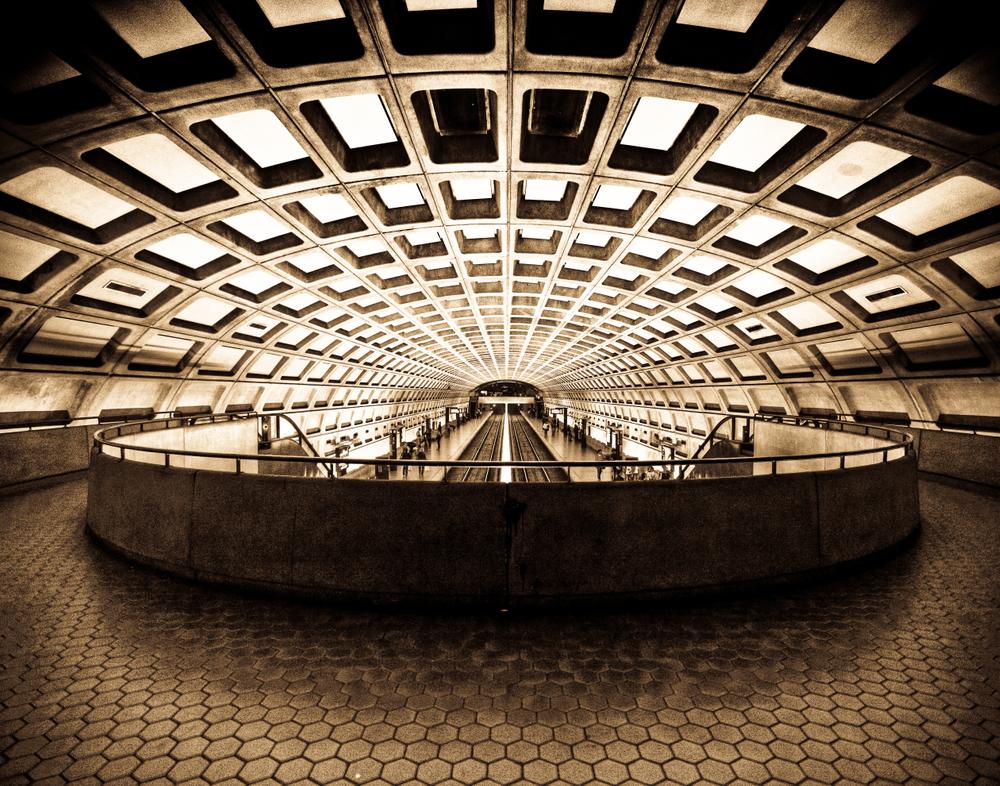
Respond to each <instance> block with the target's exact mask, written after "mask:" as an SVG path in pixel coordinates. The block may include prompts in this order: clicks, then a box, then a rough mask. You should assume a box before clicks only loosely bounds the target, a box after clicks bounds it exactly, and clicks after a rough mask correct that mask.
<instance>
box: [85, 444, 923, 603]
mask: <svg viewBox="0 0 1000 786" xmlns="http://www.w3.org/2000/svg"><path fill="white" fill-rule="evenodd" d="M916 482H917V476H916V461H915V459H914V458H907V459H905V460H901V461H897V462H892V463H890V464H886V465H873V466H870V467H862V468H856V469H851V470H844V471H836V472H824V473H804V474H800V475H783V476H769V477H754V476H750V477H743V478H713V479H706V480H695V481H684V482H645V483H574V484H499V483H496V484H492V483H491V484H472V483H469V484H443V483H421V482H405V481H366V480H326V479H311V478H286V477H276V476H261V475H249V474H247V475H234V474H228V473H219V472H213V471H206V470H192V469H187V468H175V467H169V468H165V467H160V466H154V465H152V464H145V463H140V462H130V461H119V460H117V459H115V458H113V457H111V456H107V455H101V454H95V455H94V457H93V462H92V464H91V470H90V495H89V499H88V511H87V525H88V528H89V529H90V531H91V532H92V533H93V534H94V535H95V536H97V537H98V538H99V539H101V540H102V541H105V542H106V543H108V544H110V545H112V546H113V547H115V548H117V549H119V550H121V551H123V552H125V553H126V554H128V555H129V556H131V557H133V558H135V559H137V560H139V561H142V562H147V563H150V564H154V565H157V566H160V567H164V568H167V569H170V570H173V571H175V572H178V573H181V574H183V575H186V576H192V577H196V578H202V579H207V580H212V581H219V582H224V583H235V584H241V585H249V586H269V587H278V588H281V589H285V590H290V591H297V592H303V593H306V594H319V595H323V596H327V597H335V598H365V599H373V600H385V601H397V600H407V599H428V598H434V599H445V598H447V599H450V600H452V601H457V602H479V603H482V602H504V603H510V604H513V605H517V604H532V603H540V602H546V601H548V600H551V599H559V598H566V597H570V596H591V597H594V596H601V597H604V596H613V595H619V596H620V595H627V596H650V595H653V596H655V595H657V594H666V593H670V592H674V591H677V590H682V589H690V588H698V587H715V586H720V585H730V584H738V583H740V582H753V581H758V580H762V579H763V580H767V579H774V578H778V577H781V576H785V575H789V574H800V573H803V572H808V571H810V570H813V569H816V568H823V567H826V566H829V565H831V564H835V563H837V562H842V561H845V560H850V559H855V558H858V557H862V556H865V555H867V554H871V553H873V552H876V551H879V550H881V549H883V548H886V547H888V546H891V545H892V544H893V543H896V542H898V541H899V540H901V539H903V538H905V537H906V536H907V535H908V534H910V533H911V532H913V531H915V529H916V528H917V526H918V511H917V496H916ZM762 500H766V504H762V502H761V501H762Z"/></svg>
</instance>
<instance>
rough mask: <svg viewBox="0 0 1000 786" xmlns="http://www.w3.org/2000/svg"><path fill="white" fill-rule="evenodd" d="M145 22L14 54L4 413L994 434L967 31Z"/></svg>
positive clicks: (538, 19)
mask: <svg viewBox="0 0 1000 786" xmlns="http://www.w3.org/2000/svg"><path fill="white" fill-rule="evenodd" d="M897 5H899V8H897V7H896V6H897ZM130 8H131V6H130V4H128V3H120V2H114V1H113V0H98V1H96V2H93V3H89V4H80V5H79V7H78V8H74V9H72V10H70V11H67V13H66V15H65V17H64V18H63V19H62V20H61V23H60V24H59V25H58V26H49V27H45V26H37V25H32V24H27V23H26V24H25V26H23V27H22V28H19V29H18V34H19V36H20V37H21V38H22V39H23V40H21V41H19V42H18V46H17V47H16V48H15V49H13V50H12V51H11V53H9V57H10V58H11V62H10V63H8V64H6V65H5V69H4V85H3V89H4V93H5V97H4V101H3V102H0V155H2V162H0V250H2V254H0V366H2V370H0V401H2V405H0V409H17V408H22V409H26V408H29V407H27V406H26V405H25V403H24V398H25V396H26V395H27V393H26V391H28V392H30V395H31V396H38V395H40V394H39V391H41V390H43V389H44V386H39V385H38V384H36V383H35V382H34V381H33V380H35V379H37V378H41V377H45V378H50V379H56V378H58V379H60V380H63V383H62V384H65V385H71V384H76V382H74V380H76V381H78V382H79V381H81V380H85V381H87V382H86V384H88V385H91V386H92V387H93V386H95V385H96V388H94V389H96V390H101V389H104V387H102V385H105V386H110V387H107V390H111V389H112V388H114V390H116V391H119V392H116V393H115V394H114V395H115V396H121V395H123V394H122V393H121V392H120V391H123V390H128V391H132V392H133V393H134V392H135V391H138V390H140V389H142V390H145V391H146V392H144V393H143V395H145V396H147V398H148V397H149V396H153V397H154V398H156V397H157V396H159V397H160V398H161V399H162V397H163V396H164V395H167V393H165V392H164V391H167V390H169V391H170V393H169V396H171V397H172V401H173V402H174V403H176V402H177V401H180V400H184V401H186V402H189V403H190V402H195V401H200V400H201V399H202V398H208V399H212V400H213V403H214V404H217V403H218V402H219V400H220V399H219V396H222V397H223V399H224V400H225V401H229V402H233V401H238V400H242V399H246V398H252V399H254V401H253V402H252V403H254V404H257V403H260V402H262V401H273V400H281V401H285V402H291V401H296V402H298V401H302V400H306V401H309V402H310V403H311V404H312V405H315V404H317V403H321V402H327V401H329V400H331V399H332V398H338V399H340V400H343V401H344V402H347V401H348V400H358V396H357V394H356V392H351V391H359V390H367V391H368V393H367V395H366V396H364V397H363V399H362V400H363V401H364V402H367V403H372V402H374V403H387V402H390V401H393V402H394V401H401V400H410V399H420V400H425V401H426V400H433V399H435V398H436V397H447V396H450V395H454V393H455V392H456V391H458V390H466V389H471V388H473V387H475V386H476V385H478V384H480V383H483V382H486V381H489V380H492V379H520V380H523V381H526V382H529V383H531V384H534V385H536V386H538V387H539V388H541V389H542V390H544V391H546V392H547V393H548V394H549V396H550V398H551V399H552V400H553V401H556V400H558V401H563V402H567V403H570V404H572V405H573V406H574V407H578V408H579V409H580V411H587V412H592V413H595V414H603V415H606V416H608V417H615V418H620V419H625V420H629V419H631V420H637V421H639V422H641V423H644V424H648V425H653V426H655V425H658V422H659V421H658V419H654V418H653V417H652V416H651V415H650V414H649V412H648V409H649V408H656V407H663V408H665V410H668V411H669V410H679V411H681V412H684V411H685V410H689V411H692V412H695V413H699V414H701V415H706V414H707V415H708V416H711V413H713V412H719V413H724V412H749V411H768V410H784V411H807V412H808V411H813V412H823V411H829V412H848V413H853V414H857V413H869V414H870V413H877V412H882V413H908V414H909V415H910V416H912V417H914V418H919V417H925V418H930V419H934V418H936V417H938V416H939V415H941V414H948V413H952V412H962V411H964V412H967V413H970V414H992V415H996V414H1000V405H998V403H997V402H998V399H1000V395H998V393H997V387H996V372H997V368H998V366H1000V352H998V349H997V348H998V345H1000V340H998V339H1000V303H998V299H1000V239H998V225H1000V170H998V168H997V165H998V162H1000V158H998V152H997V151H998V143H1000V109H998V105H1000V86H998V82H1000V80H998V72H1000V67H998V64H1000V58H998V53H997V50H996V46H995V43H992V42H990V41H989V40H988V38H987V35H988V31H987V30H985V29H984V28H986V27H988V25H984V24H983V22H984V20H983V19H981V18H977V16H976V13H975V12H974V9H971V6H970V10H968V13H964V12H963V9H961V8H956V7H955V6H954V5H952V6H950V7H949V5H947V4H943V3H939V4H935V3H903V4H891V3H890V4H885V3H873V2H868V1H867V0H844V2H839V1H833V2H813V3H788V2H781V1H780V0H768V1H767V2H763V0H740V2H736V3H733V4H729V5H728V6H727V8H726V9H725V12H723V11H722V10H720V9H721V8H722V7H721V6H720V5H719V4H717V3H712V2H709V1H708V0H685V1H684V2H675V1H674V0H668V1H667V2H662V3H660V2H652V1H650V2H639V1H638V0H617V2H613V1H611V0H609V1H608V2H598V1H597V0H566V2H557V1H556V0H511V1H510V3H508V2H507V0H492V1H491V0H478V2H466V1H465V0H384V1H383V2H370V3H365V2H360V1H359V0H325V2H320V3H276V2H271V1H269V0H259V2H237V0H219V1H218V2H212V3H201V4H198V3H193V2H191V3H185V4H182V3H181V2H180V1H179V0H160V2H158V3H156V4H154V5H151V6H150V8H149V11H148V14H147V18H145V19H144V21H143V22H142V23H141V24H136V19H135V14H134V12H133V11H130ZM972 383H976V384H974V385H973V384H972ZM80 384H83V382H80ZM123 385H124V387H123ZM143 385H146V386H147V387H146V388H143ZM970 385H971V387H970ZM333 388H336V389H337V392H336V393H335V394H331V393H330V390H331V389H333ZM153 390H156V391H158V392H156V393H153V392H149V391H153ZM376 390H377V391H378V396H377V397H376V396H375V395H374V393H373V392H374V391H376ZM220 391H221V392H220ZM448 391H451V392H450V393H449V392H448ZM970 391H973V392H971V393H970ZM42 395H43V397H44V395H47V394H42ZM56 397H57V398H58V396H56ZM112 398H113V396H112ZM158 400H159V399H158ZM109 401H110V399H108V397H107V396H102V395H101V394H100V393H92V394H91V397H90V398H89V399H88V405H87V406H90V407H97V406H98V405H108V403H109ZM47 403H53V402H47ZM56 403H58V402H56ZM111 403H119V402H118V401H117V400H115V401H112V402H111ZM150 403H153V402H150ZM993 410H996V411H995V412H994V411H993ZM689 414H690V413H688V415H685V417H687V416H689ZM664 422H666V419H664ZM672 422H677V421H676V419H675V420H674V421H672Z"/></svg>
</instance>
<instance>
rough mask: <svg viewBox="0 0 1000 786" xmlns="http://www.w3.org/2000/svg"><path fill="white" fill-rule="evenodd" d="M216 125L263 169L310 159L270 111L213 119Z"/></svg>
mask: <svg viewBox="0 0 1000 786" xmlns="http://www.w3.org/2000/svg"><path fill="white" fill-rule="evenodd" d="M212 122H213V123H215V125H217V126H218V127H219V128H220V129H221V130H222V132H223V133H224V134H225V135H226V136H228V137H229V138H230V139H231V140H232V141H233V142H234V143H235V144H236V145H237V146H238V147H239V148H240V149H241V150H243V152H245V153H246V154H247V155H248V156H250V158H252V159H253V160H254V162H255V163H256V164H257V166H259V167H261V168H262V169H266V168H267V167H272V166H278V165H279V164H287V163H288V162H289V161H298V160H300V159H303V158H308V155H307V154H306V151H305V150H303V149H302V145H300V144H299V143H298V142H297V141H296V140H295V137H294V136H292V134H291V132H289V130H288V129H287V128H285V126H284V125H283V124H282V122H281V121H280V120H279V119H278V118H277V116H276V115H275V114H274V112H271V111H269V110H267V109H251V110H249V111H247V112H237V113H236V114H234V115H225V116H223V117H213V118H212Z"/></svg>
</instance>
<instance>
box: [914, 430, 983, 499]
mask: <svg viewBox="0 0 1000 786" xmlns="http://www.w3.org/2000/svg"><path fill="white" fill-rule="evenodd" d="M910 431H911V433H915V437H914V438H915V439H917V440H919V441H918V451H919V455H920V464H919V467H920V471H921V472H933V473H934V474H936V475H945V476H946V477H949V478H957V479H959V480H971V481H973V482H974V483H985V484H987V485H989V486H997V487H1000V437H985V436H980V435H978V434H961V433H957V432H954V431H923V430H920V429H911V430H910Z"/></svg>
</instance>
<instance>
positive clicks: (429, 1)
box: [406, 0, 476, 12]
mask: <svg viewBox="0 0 1000 786" xmlns="http://www.w3.org/2000/svg"><path fill="white" fill-rule="evenodd" d="M475 7H476V0H406V10H407V11H410V12H413V11H464V10H466V9H470V8H475Z"/></svg>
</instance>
